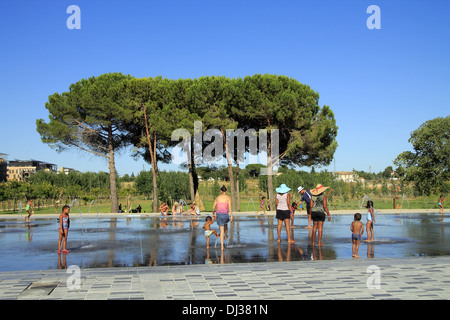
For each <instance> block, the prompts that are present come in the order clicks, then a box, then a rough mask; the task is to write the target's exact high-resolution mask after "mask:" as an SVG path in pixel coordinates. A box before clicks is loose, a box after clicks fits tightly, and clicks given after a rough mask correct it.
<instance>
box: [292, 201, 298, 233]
mask: <svg viewBox="0 0 450 320" xmlns="http://www.w3.org/2000/svg"><path fill="white" fill-rule="evenodd" d="M291 207H292V211H291V228H294V214H295V210H297V208H298V205H297V202H292V206H291Z"/></svg>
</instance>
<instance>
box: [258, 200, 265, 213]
mask: <svg viewBox="0 0 450 320" xmlns="http://www.w3.org/2000/svg"><path fill="white" fill-rule="evenodd" d="M265 199H266V197H261V201H260V202H259V209H258V211H256V214H258V212H260V211H261V209H263V210H264V214H266V207H265V206H264V202H265ZM261 214H262V213H261Z"/></svg>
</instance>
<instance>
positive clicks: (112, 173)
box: [108, 127, 119, 213]
mask: <svg viewBox="0 0 450 320" xmlns="http://www.w3.org/2000/svg"><path fill="white" fill-rule="evenodd" d="M108 140H109V141H108V149H109V150H108V159H109V187H110V190H111V213H117V212H119V199H118V198H117V173H116V165H115V160H114V148H113V144H112V132H111V127H110V128H109V135H108Z"/></svg>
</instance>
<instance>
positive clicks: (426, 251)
mask: <svg viewBox="0 0 450 320" xmlns="http://www.w3.org/2000/svg"><path fill="white" fill-rule="evenodd" d="M205 217H206V215H201V216H199V217H198V218H194V219H191V218H189V217H173V216H170V217H169V218H167V219H162V218H159V217H140V216H138V215H134V216H128V217H126V216H124V217H117V218H104V217H103V218H102V217H99V218H95V217H92V216H90V217H86V216H83V215H82V214H71V228H70V231H69V237H68V244H67V248H68V249H69V250H70V253H68V254H60V255H58V254H57V243H58V226H59V225H58V223H57V219H56V218H51V219H50V218H39V217H38V216H33V217H32V220H31V222H29V223H26V222H23V221H22V220H21V218H19V217H14V218H11V219H2V220H0V242H1V246H0V257H1V260H0V271H11V270H41V269H57V268H64V267H67V266H69V265H78V266H79V267H82V268H108V267H133V266H159V265H185V264H205V263H240V262H247V263H248V262H250V263H252V262H271V261H298V260H315V259H352V243H351V231H350V224H351V222H352V221H353V215H334V216H332V221H330V222H328V221H325V223H324V235H323V242H324V246H323V247H318V246H317V245H316V246H312V245H311V241H310V239H311V230H309V229H305V226H306V225H307V221H308V220H307V217H306V215H305V214H296V215H295V220H294V226H295V228H294V229H293V230H292V232H293V236H294V239H295V241H296V242H295V243H294V244H292V245H288V243H287V237H286V232H285V229H284V226H283V229H282V231H281V238H282V242H281V243H278V241H277V228H276V225H277V221H276V219H275V218H274V217H273V216H266V217H264V216H262V215H261V216H260V215H258V216H255V215H240V216H239V215H237V216H235V220H234V221H233V223H230V224H229V237H228V240H227V242H226V244H227V245H226V248H225V249H224V250H223V251H222V250H221V249H220V239H217V241H216V237H215V236H214V235H211V237H210V248H209V249H207V248H206V238H205V235H204V231H203V229H202V226H203V224H204V222H205V221H204V219H205ZM375 217H376V223H375V226H374V232H375V241H374V242H373V243H366V242H361V245H360V249H359V255H360V256H361V259H367V258H374V257H376V258H386V257H408V256H437V255H450V218H449V217H448V216H445V215H440V214H418V213H414V214H400V215H394V214H381V213H377V212H375ZM362 222H363V223H364V224H365V223H366V221H365V217H363V219H362ZM212 228H213V229H215V230H216V231H217V232H218V231H219V227H218V226H217V224H216V223H214V224H213V225H212ZM363 239H366V233H364V237H363Z"/></svg>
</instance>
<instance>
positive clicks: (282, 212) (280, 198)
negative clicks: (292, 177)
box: [275, 183, 295, 243]
mask: <svg viewBox="0 0 450 320" xmlns="http://www.w3.org/2000/svg"><path fill="white" fill-rule="evenodd" d="M290 190H291V188H289V187H288V186H286V185H285V184H284V183H283V184H282V185H281V186H280V187H279V188H276V189H275V191H276V192H277V196H276V198H275V203H276V208H277V214H276V218H277V219H278V226H277V232H278V242H281V228H282V226H283V222H284V226H285V228H286V234H287V238H288V243H294V242H295V241H294V240H293V239H291V227H290V225H289V222H290V219H291V212H292V207H291V196H290V194H289V193H288V192H289V191H290Z"/></svg>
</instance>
